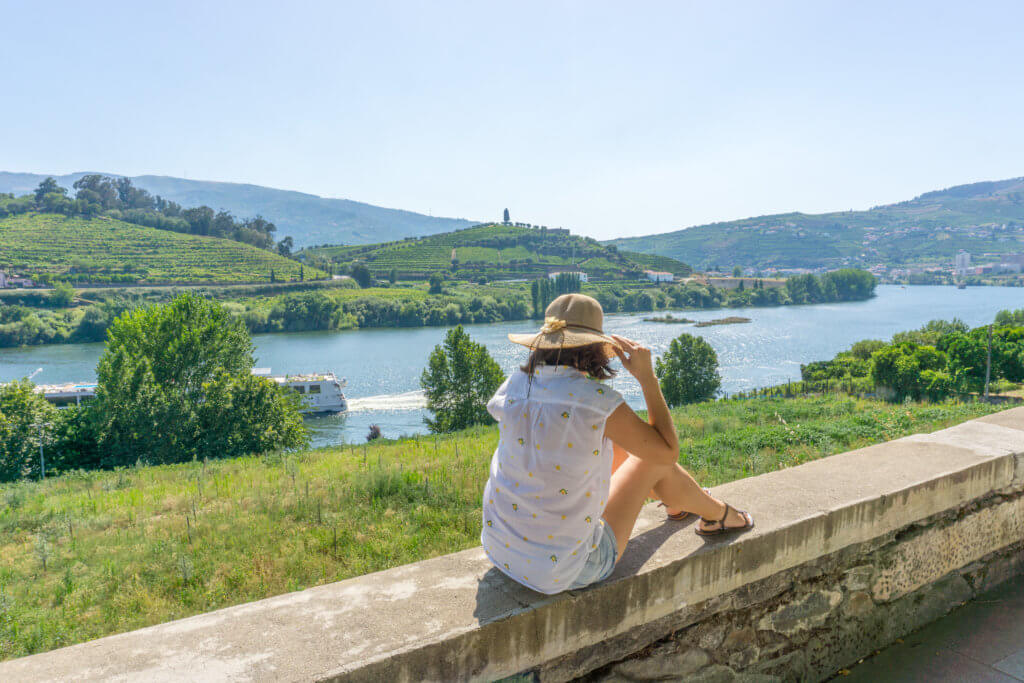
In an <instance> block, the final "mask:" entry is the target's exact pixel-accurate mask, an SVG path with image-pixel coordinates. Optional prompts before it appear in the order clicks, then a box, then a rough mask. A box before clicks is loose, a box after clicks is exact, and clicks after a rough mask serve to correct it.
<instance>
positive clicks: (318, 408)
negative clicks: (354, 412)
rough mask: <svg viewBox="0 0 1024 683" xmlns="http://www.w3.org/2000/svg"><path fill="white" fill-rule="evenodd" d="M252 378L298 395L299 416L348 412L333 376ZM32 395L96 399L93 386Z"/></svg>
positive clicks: (76, 401)
mask: <svg viewBox="0 0 1024 683" xmlns="http://www.w3.org/2000/svg"><path fill="white" fill-rule="evenodd" d="M252 374H254V375H256V376H258V377H266V378H268V379H271V380H273V381H275V382H277V383H278V384H280V385H283V386H287V387H290V388H291V389H292V390H294V391H296V392H298V394H299V395H300V396H302V402H303V404H304V407H303V408H302V410H301V412H302V413H303V414H306V415H316V414H324V413H344V412H345V411H347V410H348V399H346V398H345V394H344V392H343V391H342V388H343V387H344V386H345V384H346V381H345V379H344V378H339V377H337V376H336V375H335V374H334V373H333V372H313V373H307V374H299V375H272V374H270V368H253V370H252ZM36 391H37V392H39V393H41V394H42V395H43V396H45V397H46V400H48V401H49V402H50V403H52V404H54V405H55V406H57V407H58V408H66V407H68V406H78V405H82V404H83V403H87V402H88V401H91V400H92V399H94V398H96V385H95V384H77V383H74V382H69V383H67V384H37V385H36Z"/></svg>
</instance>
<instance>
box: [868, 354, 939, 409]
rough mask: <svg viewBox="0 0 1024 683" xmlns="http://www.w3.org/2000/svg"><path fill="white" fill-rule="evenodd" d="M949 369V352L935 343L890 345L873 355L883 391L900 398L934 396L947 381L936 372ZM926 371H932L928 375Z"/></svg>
mask: <svg viewBox="0 0 1024 683" xmlns="http://www.w3.org/2000/svg"><path fill="white" fill-rule="evenodd" d="M945 368H946V354H945V353H943V352H942V351H939V350H938V349H936V348H935V347H934V346H919V345H918V344H913V343H910V342H905V343H903V344H893V345H891V346H886V347H885V348H883V349H880V350H878V351H876V352H875V353H874V354H872V356H871V380H872V381H873V382H874V383H875V386H876V387H877V388H878V389H879V390H880V391H881V393H887V394H890V395H891V398H893V399H894V400H896V401H902V400H903V399H905V398H911V399H913V400H915V401H919V400H921V398H923V397H924V396H926V395H929V396H931V397H932V398H934V397H935V394H936V392H937V391H940V390H941V386H944V385H945V383H946V378H944V377H943V378H939V377H938V376H937V375H936V374H935V373H937V372H940V371H942V370H944V369H945ZM926 370H929V371H932V372H931V373H929V374H925V371H926ZM954 375H955V373H954ZM940 380H941V381H940Z"/></svg>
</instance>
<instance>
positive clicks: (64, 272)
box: [0, 214, 326, 283]
mask: <svg viewBox="0 0 1024 683" xmlns="http://www.w3.org/2000/svg"><path fill="white" fill-rule="evenodd" d="M0 268H2V269H4V270H6V271H8V272H14V273H18V274H24V275H28V276H29V277H34V278H48V279H53V280H70V281H74V282H96V283H104V282H120V283H134V282H144V283H179V282H181V283H184V282H213V283H219V282H266V281H269V280H270V273H271V271H274V275H275V276H276V278H277V279H278V280H291V279H297V278H298V277H299V264H298V263H296V262H295V261H292V260H290V259H286V258H283V257H281V256H278V255H277V254H274V253H271V252H269V251H265V250H263V249H258V248H256V247H253V246H250V245H248V244H243V243H241V242H235V241H232V240H226V239H218V238H214V237H200V236H197V235H185V234H181V233H176V232H169V231H166V230H156V229H154V228H147V227H143V226H139V225H131V224H129V223H123V222H121V221H117V220H112V219H109V218H93V219H91V220H87V219H84V218H67V217H65V216H61V215H57V214H25V215H20V216H11V217H8V218H4V219H0ZM304 276H305V278H306V279H310V280H311V279H316V278H323V277H326V273H324V272H323V271H321V270H318V269H316V268H310V267H308V266H307V267H306V268H304Z"/></svg>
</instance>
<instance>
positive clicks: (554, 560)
mask: <svg viewBox="0 0 1024 683" xmlns="http://www.w3.org/2000/svg"><path fill="white" fill-rule="evenodd" d="M548 559H549V560H551V561H552V562H558V556H557V555H552V556H551V557H549V558H548Z"/></svg>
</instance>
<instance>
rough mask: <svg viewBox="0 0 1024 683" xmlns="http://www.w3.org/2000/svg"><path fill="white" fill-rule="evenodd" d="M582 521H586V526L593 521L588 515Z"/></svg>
mask: <svg viewBox="0 0 1024 683" xmlns="http://www.w3.org/2000/svg"><path fill="white" fill-rule="evenodd" d="M584 519H586V520H587V524H590V523H591V522H592V521H593V520H592V519H590V515H587V516H586V517H585V518H584Z"/></svg>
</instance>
